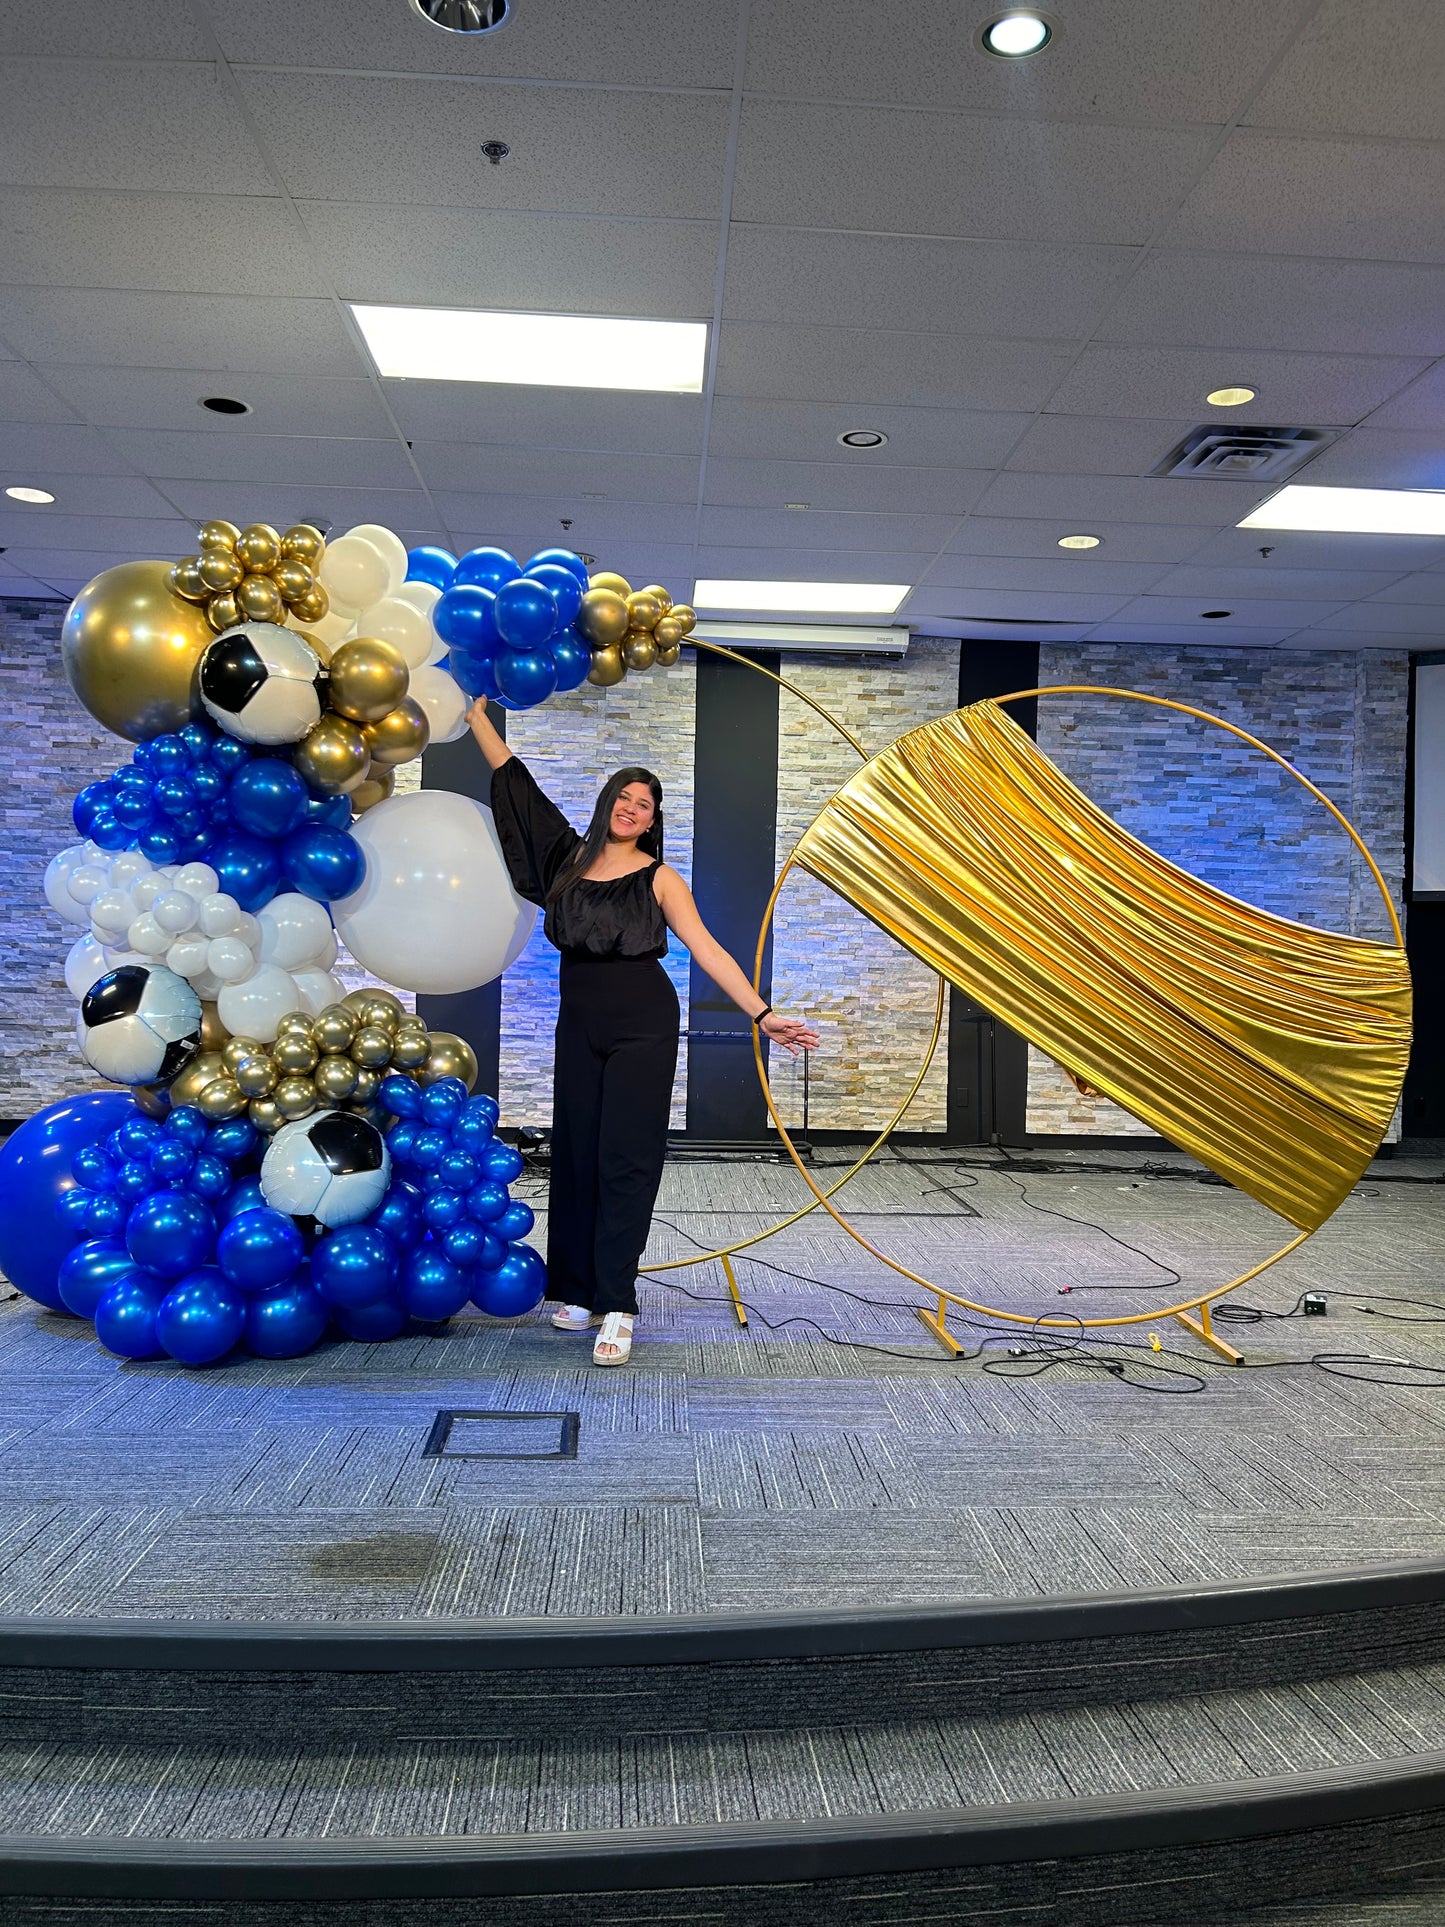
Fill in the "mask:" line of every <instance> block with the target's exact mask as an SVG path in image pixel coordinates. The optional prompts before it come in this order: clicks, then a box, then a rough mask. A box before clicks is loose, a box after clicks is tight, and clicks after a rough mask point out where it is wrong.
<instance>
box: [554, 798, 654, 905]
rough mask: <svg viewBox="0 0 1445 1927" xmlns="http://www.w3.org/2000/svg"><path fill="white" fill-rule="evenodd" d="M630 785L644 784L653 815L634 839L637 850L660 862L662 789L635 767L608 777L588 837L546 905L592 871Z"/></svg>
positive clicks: (588, 828)
mask: <svg viewBox="0 0 1445 1927" xmlns="http://www.w3.org/2000/svg"><path fill="white" fill-rule="evenodd" d="M629 783H646V785H647V787H648V789H650V790H651V792H652V807H653V810H654V812H655V814H654V816H653V819H652V821H651V823H649V824H648V826H647V828H646V829H645V830H644V831H643V832H642V835H641V836H640V837H638V839H637V847H638V849H639V850H641V851H642V852H643V854H644V855H645V856H655V857H656V858H657V860H658V862H659V863H660V862H661V861H662V785H661V783H659V782H658V780H657V778H656V777H655V776H654V775H653V773H652V771H651V770H650V769H639V768H637V767H636V766H632V767H629V768H627V769H620V770H618V772H617V774H616V775H615V776H609V777H608V779H607V781H606V783H605V784H604V785H603V789H602V794H601V795H600V796H599V797H598V798H597V802H596V805H595V806H594V808H593V811H592V821H591V822H590V823H589V824H588V825H587V834H586V835H585V836H584V837H583V839H582V841H581V842H580V843H579V844H578V845H577V849H576V852H575V854H574V855H573V857H572V860H571V862H570V863H567V864H565V865H564V866H563V868H562V870H561V872H560V874H559V875H558V877H557V880H556V882H555V883H554V884H553V885H552V887H551V889H550V890H549V891H548V892H547V901H548V903H555V902H556V901H557V899H558V897H560V896H561V894H562V892H563V891H564V890H569V889H570V888H571V887H572V885H573V884H574V883H578V882H580V881H581V879H582V878H583V877H584V876H585V875H586V874H587V872H588V871H589V870H590V869H591V868H592V865H593V864H594V863H595V862H596V861H597V859H598V857H599V856H601V854H602V852H603V850H605V849H606V847H607V832H608V830H609V829H610V828H611V824H612V809H613V805H614V804H615V803H616V801H617V799H618V797H619V796H621V794H622V792H623V791H624V790H625V789H626V788H627V785H628V784H629Z"/></svg>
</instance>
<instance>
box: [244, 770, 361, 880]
mask: <svg viewBox="0 0 1445 1927" xmlns="http://www.w3.org/2000/svg"><path fill="white" fill-rule="evenodd" d="M252 767H253V768H254V767H255V765H254V764H253V765H252ZM281 867H282V869H283V870H284V871H285V872H286V880H287V882H288V883H289V884H290V885H291V887H292V889H293V890H299V891H300V892H301V894H302V896H306V897H314V898H315V900H316V901H317V902H318V903H331V902H334V901H335V899H336V898H337V897H349V896H350V895H351V893H352V891H353V890H359V889H360V888H361V883H362V879H363V877H364V876H365V875H366V856H365V853H364V852H363V850H362V847H361V845H360V844H359V843H358V842H357V840H356V838H355V837H354V836H351V835H349V834H348V833H347V832H346V831H345V830H336V829H331V828H329V827H328V826H327V825H326V824H324V823H304V824H303V825H302V826H301V828H300V829H299V830H297V831H295V832H294V833H293V834H292V835H291V836H288V837H287V839H286V841H285V842H284V843H283V844H282V845H281Z"/></svg>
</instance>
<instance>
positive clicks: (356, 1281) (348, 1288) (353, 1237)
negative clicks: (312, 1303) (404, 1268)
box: [311, 1224, 399, 1311]
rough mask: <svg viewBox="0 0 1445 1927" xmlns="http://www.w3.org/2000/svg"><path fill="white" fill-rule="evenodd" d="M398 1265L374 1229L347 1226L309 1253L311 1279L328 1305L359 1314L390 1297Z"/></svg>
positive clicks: (383, 1239) (365, 1226)
mask: <svg viewBox="0 0 1445 1927" xmlns="http://www.w3.org/2000/svg"><path fill="white" fill-rule="evenodd" d="M398 1271H399V1266H398V1264H397V1256H396V1251H395V1249H394V1247H393V1246H392V1245H390V1244H388V1242H387V1241H386V1239H385V1238H384V1237H383V1236H382V1234H381V1233H380V1232H379V1231H378V1230H377V1229H376V1228H375V1227H374V1226H373V1225H366V1224H349V1225H347V1226H345V1227H344V1229H342V1230H340V1231H333V1232H332V1234H331V1236H330V1237H329V1238H323V1239H322V1240H321V1242H320V1243H319V1244H318V1245H317V1247H316V1249H315V1250H314V1251H313V1252H312V1254H311V1279H312V1283H313V1284H314V1285H315V1286H316V1289H317V1290H318V1291H319V1292H320V1293H321V1296H322V1297H323V1298H324V1299H325V1300H326V1302H327V1304H328V1305H332V1306H336V1307H340V1308H342V1309H344V1310H347V1311H358V1310H360V1308H361V1307H362V1306H363V1305H374V1304H375V1303H376V1302H377V1300H378V1299H379V1298H386V1297H388V1296H391V1295H392V1293H393V1291H394V1287H395V1285H396V1282H397V1274H398Z"/></svg>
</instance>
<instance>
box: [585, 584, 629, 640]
mask: <svg viewBox="0 0 1445 1927" xmlns="http://www.w3.org/2000/svg"><path fill="white" fill-rule="evenodd" d="M576 628H577V633H578V635H579V636H581V637H582V639H583V640H584V642H590V643H591V644H592V646H593V648H594V649H608V648H610V647H611V646H612V644H613V643H615V642H621V640H622V638H623V637H624V636H625V635H626V634H627V629H628V616H627V601H626V598H625V597H624V596H621V595H619V594H618V593H617V591H616V590H615V589H606V588H603V589H589V590H588V591H587V593H586V595H584V596H583V598H582V606H581V608H580V609H578V611H577V624H576Z"/></svg>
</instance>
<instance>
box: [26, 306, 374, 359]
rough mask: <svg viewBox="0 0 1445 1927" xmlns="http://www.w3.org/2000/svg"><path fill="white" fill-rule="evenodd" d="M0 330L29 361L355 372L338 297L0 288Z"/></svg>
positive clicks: (352, 347)
mask: <svg viewBox="0 0 1445 1927" xmlns="http://www.w3.org/2000/svg"><path fill="white" fill-rule="evenodd" d="M0 334H3V335H4V337H5V339H6V340H7V341H8V342H9V344H10V346H11V347H12V348H14V349H16V350H17V351H18V352H19V353H20V354H21V355H23V356H24V357H25V358H26V359H27V360H30V361H37V362H39V361H44V362H82V363H84V364H85V365H87V366H89V367H122V368H125V367H131V368H199V369H211V370H216V369H256V370H261V371H269V372H274V373H276V374H296V375H313V374H314V375H358V374H363V373H365V368H364V365H363V364H362V361H361V357H360V353H359V351H358V349H357V347H356V345H355V343H354V342H353V340H352V338H351V336H350V335H349V334H348V332H347V330H346V326H345V323H344V321H343V320H342V317H341V315H340V314H339V312H338V311H337V308H336V306H335V303H334V302H330V301H311V300H298V301H283V300H277V299H274V298H268V297H264V296H257V297H255V298H243V297H241V296H237V295H199V294H160V293H152V292H149V291H146V292H141V293H132V292H126V291H123V290H101V289H92V288H78V289H77V288H69V289H62V288H0Z"/></svg>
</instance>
